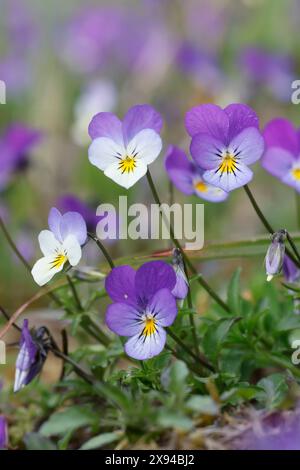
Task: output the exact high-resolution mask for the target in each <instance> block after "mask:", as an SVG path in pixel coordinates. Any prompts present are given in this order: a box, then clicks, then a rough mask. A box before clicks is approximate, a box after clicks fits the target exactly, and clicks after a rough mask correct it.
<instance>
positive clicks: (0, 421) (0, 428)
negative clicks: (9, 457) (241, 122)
mask: <svg viewBox="0 0 300 470" xmlns="http://www.w3.org/2000/svg"><path fill="white" fill-rule="evenodd" d="M7 445H8V432H7V421H6V418H5V416H0V449H5V448H6V447H7Z"/></svg>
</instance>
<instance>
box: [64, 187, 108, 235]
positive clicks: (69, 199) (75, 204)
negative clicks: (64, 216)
mask: <svg viewBox="0 0 300 470" xmlns="http://www.w3.org/2000/svg"><path fill="white" fill-rule="evenodd" d="M57 207H58V208H59V209H60V210H61V211H62V212H68V211H71V212H78V213H79V214H80V215H82V217H83V218H84V220H85V222H86V225H87V229H88V231H91V232H95V230H96V226H97V223H98V222H99V220H100V217H98V216H97V215H96V208H95V209H94V208H92V207H91V206H89V205H88V204H86V203H85V202H83V201H82V200H81V199H79V198H78V197H77V196H75V195H74V194H66V195H64V196H62V197H60V198H59V199H58V201H57Z"/></svg>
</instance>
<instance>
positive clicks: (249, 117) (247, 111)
mask: <svg viewBox="0 0 300 470" xmlns="http://www.w3.org/2000/svg"><path fill="white" fill-rule="evenodd" d="M224 111H225V113H226V114H227V116H228V117H229V132H228V139H229V140H232V139H233V138H234V137H235V136H236V135H238V134H239V133H240V132H241V131H242V130H244V129H246V128H247V127H255V128H256V129H258V128H259V120H258V116H257V114H256V112H255V111H254V110H253V109H252V108H250V106H247V105H246V104H241V103H233V104H230V105H229V106H227V107H226V108H225V109H224Z"/></svg>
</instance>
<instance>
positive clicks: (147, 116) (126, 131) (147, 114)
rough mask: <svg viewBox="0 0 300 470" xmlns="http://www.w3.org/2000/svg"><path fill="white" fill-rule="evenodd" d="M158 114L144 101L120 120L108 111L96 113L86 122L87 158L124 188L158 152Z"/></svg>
mask: <svg viewBox="0 0 300 470" xmlns="http://www.w3.org/2000/svg"><path fill="white" fill-rule="evenodd" d="M161 128H162V118H161V116H160V114H159V113H158V112H157V111H156V110H155V109H154V108H152V106H149V105H147V104H144V105H136V106H133V107H132V108H130V109H129V110H128V111H127V113H126V115H125V117H124V119H123V122H122V121H120V119H119V118H118V117H117V116H115V115H114V114H111V113H99V114H97V115H96V116H95V117H94V118H93V119H92V121H91V123H90V125H89V134H90V136H91V138H92V139H93V142H92V144H91V145H90V148H89V160H90V162H91V163H92V164H93V165H95V166H96V167H97V168H99V169H100V170H102V171H104V174H105V175H106V176H108V177H109V178H111V179H112V180H113V181H115V182H116V183H117V184H119V185H120V186H123V187H124V188H126V189H128V188H130V187H131V186H133V185H134V184H135V183H136V182H137V181H138V180H139V179H140V178H142V177H143V176H144V175H145V174H146V172H147V167H148V165H150V163H152V162H153V161H154V160H155V159H156V158H157V157H158V155H159V154H160V151H161V149H162V141H161V138H160V135H159V133H160V131H161Z"/></svg>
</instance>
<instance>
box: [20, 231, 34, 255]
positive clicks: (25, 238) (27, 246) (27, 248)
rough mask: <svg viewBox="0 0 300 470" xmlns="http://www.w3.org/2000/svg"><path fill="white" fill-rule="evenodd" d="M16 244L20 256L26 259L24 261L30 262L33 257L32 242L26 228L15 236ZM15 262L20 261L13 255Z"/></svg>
mask: <svg viewBox="0 0 300 470" xmlns="http://www.w3.org/2000/svg"><path fill="white" fill-rule="evenodd" d="M16 245H17V248H18V250H19V252H20V253H21V254H22V256H23V257H24V258H25V259H26V261H28V262H30V261H31V260H32V259H33V257H34V244H33V240H32V237H31V236H30V235H29V233H28V232H27V231H26V230H22V231H21V232H20V233H19V234H18V236H17V238H16ZM15 260H16V263H20V260H19V258H17V256H15Z"/></svg>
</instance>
